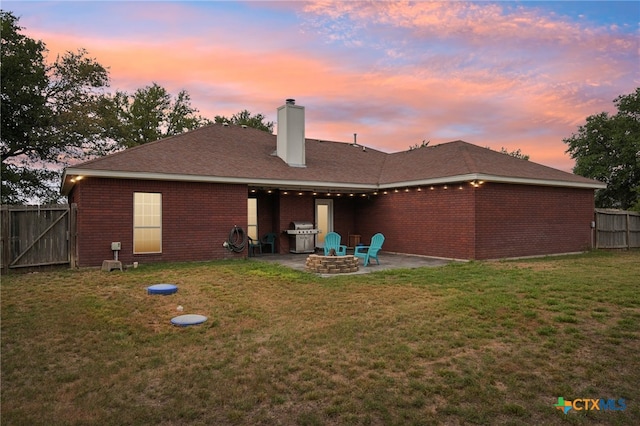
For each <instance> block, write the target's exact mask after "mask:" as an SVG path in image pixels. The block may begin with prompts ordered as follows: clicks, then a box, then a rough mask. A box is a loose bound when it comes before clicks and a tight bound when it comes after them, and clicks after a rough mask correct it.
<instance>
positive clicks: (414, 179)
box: [61, 100, 604, 266]
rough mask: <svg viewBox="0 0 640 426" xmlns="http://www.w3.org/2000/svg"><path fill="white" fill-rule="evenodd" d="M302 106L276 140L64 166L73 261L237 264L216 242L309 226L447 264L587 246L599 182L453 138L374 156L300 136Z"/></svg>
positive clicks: (223, 141)
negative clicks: (72, 217)
mask: <svg viewBox="0 0 640 426" xmlns="http://www.w3.org/2000/svg"><path fill="white" fill-rule="evenodd" d="M304 127H305V123H304V107H302V106H299V105H296V104H295V102H294V101H293V100H287V102H286V103H285V104H284V105H283V106H281V107H280V108H278V134H277V136H276V135H272V134H269V133H267V132H263V131H259V130H256V129H252V128H247V127H244V126H233V125H218V124H216V125H211V126H207V127H203V128H200V129H197V130H194V131H191V132H188V133H184V134H181V135H178V136H173V137H169V138H166V139H162V140H159V141H156V142H152V143H148V144H145V145H141V146H137V147H135V148H131V149H127V150H125V151H121V152H118V153H116V154H112V155H109V156H105V157H101V158H97V159H95V160H92V161H89V162H86V163H83V164H79V165H76V166H73V167H69V168H67V169H66V170H65V172H64V175H63V178H62V186H61V191H62V193H63V194H64V195H67V196H68V199H69V203H76V204H77V206H78V219H77V220H78V223H77V230H78V265H79V266H97V265H100V264H101V262H102V261H103V260H104V259H110V258H112V251H111V242H115V241H117V242H121V246H122V249H121V251H120V254H119V257H120V260H122V261H123V262H125V263H132V262H134V261H139V262H153V261H190V260H209V259H222V258H233V257H238V256H240V257H242V256H247V254H248V252H247V250H246V249H245V250H243V251H241V252H239V253H236V252H233V251H229V250H228V249H227V248H225V247H223V243H224V242H225V241H227V240H228V239H229V234H230V230H231V229H232V228H233V227H234V226H240V227H241V228H243V229H244V230H246V232H247V233H248V234H249V235H253V236H261V235H264V234H266V233H269V232H274V233H276V234H277V235H278V239H277V242H276V250H277V252H279V253H287V252H289V250H290V244H291V239H290V237H289V236H288V235H287V234H286V233H285V232H284V231H286V230H287V229H289V228H290V224H291V222H293V221H309V222H312V223H314V224H315V226H316V227H317V228H318V229H320V230H321V233H320V234H318V235H317V237H316V241H315V242H316V246H318V247H321V246H322V244H323V236H324V234H325V233H326V232H328V231H335V232H338V233H339V234H341V235H342V237H343V239H344V243H348V244H355V243H356V242H357V241H358V240H359V241H361V242H363V243H368V241H369V239H370V238H371V236H372V235H373V234H375V233H376V232H382V233H383V234H384V235H385V237H386V240H385V243H384V247H383V250H384V251H389V252H397V253H409V254H416V255H425V256H437V257H444V258H457V259H494V258H507V257H517V256H532V255H545V254H555V253H567V252H577V251H583V250H585V249H588V248H589V247H590V246H591V235H592V229H591V222H592V220H593V211H594V190H595V189H598V188H603V187H604V185H603V184H602V183H600V182H598V181H594V180H591V179H586V178H584V177H581V176H576V175H573V174H571V173H566V172H563V171H560V170H556V169H553V168H549V167H546V166H543V165H540V164H536V163H533V162H530V161H525V160H521V159H518V158H514V157H512V156H509V155H505V154H502V153H499V152H496V151H492V150H489V149H486V148H481V147H478V146H475V145H472V144H469V143H466V142H463V141H455V142H449V143H444V144H441V145H436V146H428V147H422V148H417V149H414V150H409V151H403V152H397V153H384V152H381V151H377V150H374V149H371V148H367V147H365V146H362V145H359V144H357V143H355V141H354V142H353V143H341V142H329V141H323V140H317V139H309V138H306V137H305V130H304Z"/></svg>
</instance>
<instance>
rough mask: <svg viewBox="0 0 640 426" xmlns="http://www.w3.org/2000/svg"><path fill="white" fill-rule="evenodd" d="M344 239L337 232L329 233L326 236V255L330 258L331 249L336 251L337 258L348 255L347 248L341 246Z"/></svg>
mask: <svg viewBox="0 0 640 426" xmlns="http://www.w3.org/2000/svg"><path fill="white" fill-rule="evenodd" d="M341 239H342V237H341V236H340V234H338V233H335V232H328V233H327V235H325V236H324V255H325V256H329V252H330V251H331V249H334V250H335V251H336V256H344V255H346V254H347V246H343V245H340V240H341Z"/></svg>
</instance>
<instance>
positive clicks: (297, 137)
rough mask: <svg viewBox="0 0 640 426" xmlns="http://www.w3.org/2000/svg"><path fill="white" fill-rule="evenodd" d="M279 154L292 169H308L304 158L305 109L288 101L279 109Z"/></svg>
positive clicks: (293, 101)
mask: <svg viewBox="0 0 640 426" xmlns="http://www.w3.org/2000/svg"><path fill="white" fill-rule="evenodd" d="M277 141H278V144H277V154H278V157H280V158H282V159H283V160H284V162H285V163H287V164H288V165H289V166H291V167H306V165H305V156H304V148H305V147H304V144H305V142H304V141H305V137H304V107H303V106H299V105H296V101H295V99H287V100H286V101H285V104H284V105H282V106H281V107H280V108H278V134H277Z"/></svg>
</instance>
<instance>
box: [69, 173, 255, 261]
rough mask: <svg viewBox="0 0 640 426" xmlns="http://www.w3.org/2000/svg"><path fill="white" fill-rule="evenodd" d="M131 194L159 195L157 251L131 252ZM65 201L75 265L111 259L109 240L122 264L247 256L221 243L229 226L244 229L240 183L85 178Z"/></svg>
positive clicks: (244, 198)
mask: <svg viewBox="0 0 640 426" xmlns="http://www.w3.org/2000/svg"><path fill="white" fill-rule="evenodd" d="M134 192H159V193H162V253H160V254H144V255H134V254H133V193H134ZM70 202H75V203H77V204H78V252H79V253H78V257H79V259H78V265H79V266H98V265H100V264H102V261H103V260H106V259H112V258H113V252H112V251H111V242H112V241H120V242H121V243H122V250H121V251H120V254H119V259H120V260H122V261H123V263H125V264H128V263H132V262H134V261H138V262H141V263H145V262H156V261H191V260H209V259H220V258H230V257H237V256H245V255H246V251H245V252H244V253H241V254H237V253H233V252H230V251H228V250H227V249H225V248H224V247H223V246H222V243H223V242H224V241H226V240H227V239H228V237H229V232H230V231H231V229H232V228H233V226H234V225H238V226H241V227H242V228H244V229H245V230H246V227H247V207H246V206H247V188H246V186H243V185H224V184H206V183H187V182H160V181H136V180H119V179H100V178H85V179H84V180H82V181H81V182H80V183H79V184H77V185H76V188H74V190H73V192H72V194H71V199H70Z"/></svg>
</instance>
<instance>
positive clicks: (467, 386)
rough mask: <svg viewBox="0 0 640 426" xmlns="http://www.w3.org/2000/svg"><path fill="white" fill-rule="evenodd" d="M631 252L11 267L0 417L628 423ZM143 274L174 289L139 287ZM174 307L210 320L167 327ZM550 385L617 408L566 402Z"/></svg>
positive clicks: (636, 417)
mask: <svg viewBox="0 0 640 426" xmlns="http://www.w3.org/2000/svg"><path fill="white" fill-rule="evenodd" d="M538 263H539V264H544V265H549V267H545V268H537V267H536V266H535V265H536V264H538ZM639 265H640V253H638V252H621V253H606V252H597V253H590V254H587V255H581V256H570V257H559V258H549V259H543V260H526V261H518V262H515V263H514V262H496V263H481V262H471V263H468V264H457V265H449V266H446V267H441V268H421V269H414V270H398V271H387V272H379V273H373V274H369V275H356V276H342V277H333V278H331V279H322V278H318V277H316V276H315V275H312V274H306V273H302V272H297V271H292V270H290V269H287V268H284V267H279V266H274V265H270V264H265V263H259V262H252V261H237V262H228V261H227V262H212V263H195V264H172V265H153V266H148V265H144V266H142V267H141V268H138V269H136V270H129V271H126V272H124V273H120V272H111V273H104V272H100V271H97V270H80V271H58V272H47V273H39V274H25V275H11V276H7V277H3V280H2V419H3V423H6V424H45V423H46V424H107V425H108V424H114V425H116V424H117V425H121V424H166V425H169V424H203V425H205V424H252V425H253V424H496V423H502V424H563V423H566V422H569V423H572V424H587V423H593V422H596V423H598V424H635V423H638V422H639V421H640V409H639V405H638V401H639V400H640V398H639V396H638V391H637V389H636V388H637V386H636V385H635V383H640V295H639V294H638V276H640V266H639ZM156 283H175V284H177V285H178V286H179V291H178V293H176V294H174V295H171V296H150V295H147V294H146V287H147V286H149V285H151V284H156ZM178 305H182V306H183V307H184V313H197V314H202V315H206V316H207V317H208V318H209V319H208V321H207V322H205V323H204V324H202V325H199V326H194V327H186V328H180V327H174V326H172V325H171V324H170V319H171V318H172V317H173V316H176V315H178V314H180V313H179V312H177V311H176V307H177V306H178ZM558 396H563V397H565V399H572V398H601V397H607V398H616V399H617V398H624V399H626V400H627V407H628V408H627V410H625V411H620V412H582V413H570V414H568V415H566V416H565V415H564V414H562V413H560V412H558V411H557V410H556V409H554V407H553V404H554V403H555V402H556V401H557V397H558Z"/></svg>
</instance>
